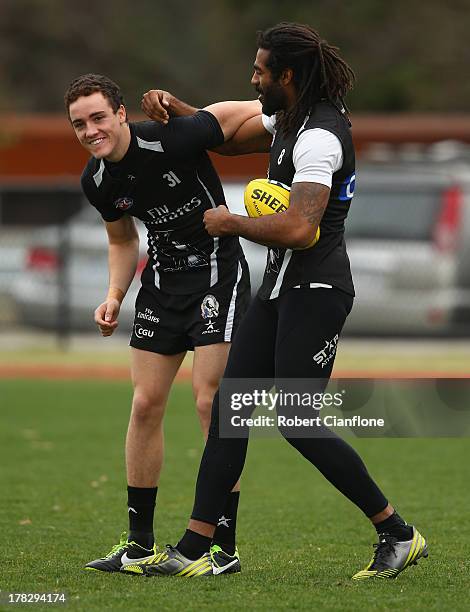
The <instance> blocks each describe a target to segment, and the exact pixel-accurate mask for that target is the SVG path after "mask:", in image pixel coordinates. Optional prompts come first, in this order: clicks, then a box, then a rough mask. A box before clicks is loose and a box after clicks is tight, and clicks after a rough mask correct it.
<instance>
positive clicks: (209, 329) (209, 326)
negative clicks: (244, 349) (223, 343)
mask: <svg viewBox="0 0 470 612" xmlns="http://www.w3.org/2000/svg"><path fill="white" fill-rule="evenodd" d="M205 325H206V329H205V330H204V331H203V332H202V333H203V334H218V333H219V332H220V329H215V321H212V319H209V321H207V323H206V324H205Z"/></svg>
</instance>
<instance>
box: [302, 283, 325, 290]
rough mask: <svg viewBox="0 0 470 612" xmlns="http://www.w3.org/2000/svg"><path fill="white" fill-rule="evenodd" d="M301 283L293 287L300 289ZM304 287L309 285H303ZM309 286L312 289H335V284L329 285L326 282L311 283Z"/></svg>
mask: <svg viewBox="0 0 470 612" xmlns="http://www.w3.org/2000/svg"><path fill="white" fill-rule="evenodd" d="M300 287H301V285H295V286H294V287H292V288H293V289H300ZM302 287H307V285H302ZM308 287H310V289H333V285H327V284H326V283H309V285H308Z"/></svg>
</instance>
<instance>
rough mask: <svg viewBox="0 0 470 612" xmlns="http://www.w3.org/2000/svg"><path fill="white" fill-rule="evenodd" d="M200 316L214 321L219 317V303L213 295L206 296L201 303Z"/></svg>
mask: <svg viewBox="0 0 470 612" xmlns="http://www.w3.org/2000/svg"><path fill="white" fill-rule="evenodd" d="M201 315H202V318H203V319H216V318H217V317H218V316H219V302H218V301H217V299H216V297H215V296H213V295H210V294H209V295H206V297H205V298H204V299H203V300H202V303H201Z"/></svg>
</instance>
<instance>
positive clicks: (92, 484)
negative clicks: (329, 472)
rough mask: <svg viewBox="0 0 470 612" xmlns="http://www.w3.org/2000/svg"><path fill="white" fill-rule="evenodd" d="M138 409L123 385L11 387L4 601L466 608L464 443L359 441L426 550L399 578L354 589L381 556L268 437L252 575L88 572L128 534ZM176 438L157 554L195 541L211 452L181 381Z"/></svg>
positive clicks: (253, 510) (172, 427)
mask: <svg viewBox="0 0 470 612" xmlns="http://www.w3.org/2000/svg"><path fill="white" fill-rule="evenodd" d="M130 399H131V389H130V385H129V384H127V383H117V382H114V383H105V382H85V381H83V382H79V383H77V382H74V383H73V382H53V381H51V382H47V381H28V380H18V381H15V380H11V381H5V380H3V381H0V404H1V408H0V436H1V439H0V448H1V471H2V480H1V498H2V512H1V514H0V520H1V532H2V534H3V545H2V554H1V557H0V558H1V569H0V588H1V590H2V591H4V592H5V591H6V592H9V591H12V592H45V591H64V592H65V593H66V594H67V599H68V604H69V607H68V609H72V610H100V611H101V610H108V609H109V610H128V611H129V610H155V609H160V610H176V611H179V610H185V611H186V610H189V611H190V610H202V609H209V610H210V609H214V610H218V611H220V610H239V609H243V608H249V609H250V610H263V611H264V610H266V611H270V610H313V609H319V610H394V611H396V610H467V609H468V590H469V587H470V579H469V575H470V571H469V570H470V561H469V559H470V525H469V522H468V507H469V502H470V494H469V490H468V482H469V472H470V470H469V466H468V457H469V450H470V441H469V440H468V439H439V440H437V439H436V440H432V439H428V440H424V439H414V440H413V439H401V440H391V439H387V440H379V439H375V440H372V439H369V440H365V439H362V440H352V443H353V445H354V446H355V447H356V448H357V449H358V450H359V452H360V453H361V454H362V456H363V458H364V459H365V461H366V463H367V465H368V466H369V469H370V471H371V472H372V474H373V475H374V476H375V477H376V479H377V480H378V481H379V483H380V484H381V485H382V487H383V488H384V490H385V492H386V494H388V495H389V496H390V499H391V501H392V502H393V503H394V504H396V506H397V508H398V510H399V511H400V512H401V513H402V514H403V515H404V516H405V517H406V518H407V519H408V520H409V521H410V522H416V524H417V526H418V528H419V529H420V531H422V533H423V534H424V535H425V537H426V538H427V539H428V542H429V549H430V557H429V559H427V560H423V561H420V563H419V564H418V566H417V567H413V568H411V569H409V570H407V571H406V572H404V573H403V574H402V575H401V576H400V577H399V578H398V580H396V581H390V582H380V581H377V582H375V583H357V584H356V583H354V582H352V581H351V580H350V576H351V575H352V573H354V572H355V571H356V570H358V569H361V568H362V567H363V566H364V565H365V563H366V562H367V561H368V560H369V558H370V555H371V552H372V547H371V545H372V543H373V542H374V541H375V535H374V532H373V530H372V529H371V527H370V526H369V524H368V522H367V520H366V519H365V518H363V516H362V515H361V514H360V512H359V511H358V510H356V509H355V508H354V507H353V506H352V505H351V504H350V503H349V502H348V501H347V500H345V499H343V498H342V497H341V495H340V494H339V493H337V492H336V491H335V490H334V489H333V488H332V487H331V486H330V485H329V484H328V483H326V482H325V481H324V480H323V479H322V477H321V476H320V475H319V474H318V473H316V472H315V470H314V469H312V468H311V466H310V465H309V464H307V462H306V461H305V460H303V459H302V458H301V457H300V456H298V455H297V454H296V452H295V451H294V450H293V449H292V448H290V447H289V446H288V445H287V444H286V443H285V442H283V441H282V440H266V439H256V440H253V441H252V444H251V446H250V450H249V455H248V461H247V466H246V468H245V472H244V476H243V492H242V497H241V502H240V513H239V528H238V533H239V547H240V551H241V555H242V564H243V572H242V573H241V574H238V575H234V576H221V577H220V578H215V577H214V578H202V579H199V580H197V579H196V580H189V581H188V580H182V579H146V578H139V577H129V576H123V575H101V574H95V573H87V572H85V571H83V570H82V567H83V565H84V563H85V562H87V561H89V560H90V559H92V558H95V557H97V556H101V555H102V554H104V553H106V552H108V550H109V549H110V548H111V545H113V544H115V543H116V542H117V541H118V539H119V534H120V532H121V531H123V530H124V529H125V528H126V521H127V518H126V498H125V477H124V457H123V442H124V436H125V430H126V426H127V419H128V411H129V403H130ZM165 429H166V439H167V454H166V462H165V469H164V473H163V478H162V481H161V483H160V491H159V494H158V505H157V513H156V532H157V539H158V543H159V544H160V545H164V544H165V543H168V542H170V543H175V541H176V540H177V539H178V537H179V536H180V534H181V533H182V531H183V529H184V528H185V525H186V521H187V518H188V516H189V512H190V510H191V507H192V499H193V489H194V481H195V476H196V472H197V468H198V465H199V458H200V453H201V450H202V439H201V435H200V433H199V430H198V425H197V422H196V417H195V414H194V410H193V404H192V400H191V392H190V389H189V387H188V386H187V385H186V384H183V383H181V384H179V385H176V386H175V388H174V390H173V393H172V396H171V401H170V405H169V408H168V413H167V418H166V425H165ZM7 608H8V609H9V608H11V606H4V607H3V608H2V609H7ZM30 608H32V609H35V610H39V609H45V608H46V607H45V606H44V607H41V606H39V605H34V606H30ZM50 608H51V606H49V607H48V609H50Z"/></svg>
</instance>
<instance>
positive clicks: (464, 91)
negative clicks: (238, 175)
mask: <svg viewBox="0 0 470 612" xmlns="http://www.w3.org/2000/svg"><path fill="white" fill-rule="evenodd" d="M469 9H470V0H448V1H447V2H446V3H442V2H441V0H427V2H425V3H423V2H420V1H418V0H395V2H393V3H385V2H380V1H378V0H355V2H346V1H344V0H317V1H316V2H315V3H314V4H312V2H310V1H307V0H296V2H295V3H292V2H291V0H289V1H287V0H278V1H277V3H276V5H275V6H274V5H273V2H272V0H257V2H253V1H252V0H195V1H194V2H186V1H183V0H172V1H171V2H168V3H163V2H161V1H158V0H133V1H132V2H131V1H130V0H101V1H100V2H96V1H94V0H81V1H80V2H76V0H2V2H1V7H0V11H1V36H0V62H1V63H0V109H1V110H4V111H5V110H14V111H35V112H40V111H43V112H44V111H60V110H61V109H62V97H63V92H64V90H65V88H66V87H67V85H68V83H69V82H70V81H71V80H72V78H74V77H76V76H78V75H79V74H83V73H85V72H101V73H104V74H107V75H108V76H110V77H111V78H113V79H114V80H116V81H117V82H118V83H119V84H120V85H121V87H122V89H123V91H124V93H125V97H126V101H127V104H128V106H129V108H130V109H138V108H139V105H140V98H141V94H142V93H143V92H144V91H146V90H147V89H149V88H150V87H155V86H159V87H163V88H167V89H170V90H172V91H174V92H175V93H176V94H177V95H180V96H181V97H184V98H186V99H188V101H191V102H192V103H194V104H196V105H203V104H205V103H208V102H211V101H214V100H217V99H227V98H232V99H233V98H246V97H250V96H253V89H252V87H251V86H250V77H251V72H252V64H253V58H254V54H255V51H256V46H255V32H256V30H258V29H264V28H266V27H268V26H270V25H272V24H274V23H277V22H278V21H282V20H289V21H300V22H302V23H309V24H310V25H312V26H313V27H315V28H316V29H318V30H319V31H320V32H321V34H322V36H323V37H324V38H325V39H327V40H329V41H330V42H331V43H333V44H335V45H337V46H339V47H340V48H341V52H342V54H343V56H344V57H345V58H346V60H347V61H348V62H349V63H350V64H351V66H352V67H353V69H354V70H355V72H356V75H357V78H358V83H357V87H356V90H355V91H354V92H353V93H352V94H351V97H350V100H349V102H350V106H351V107H352V108H353V110H363V111H366V110H369V111H374V110H376V111H403V110H408V111H426V110H432V111H467V110H468V109H469V108H470V81H469V80H468V79H466V78H465V75H466V72H467V66H468V65H469V63H470V48H469V46H468V45H466V44H465V36H466V34H467V30H468V28H469V26H470V10H469Z"/></svg>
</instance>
